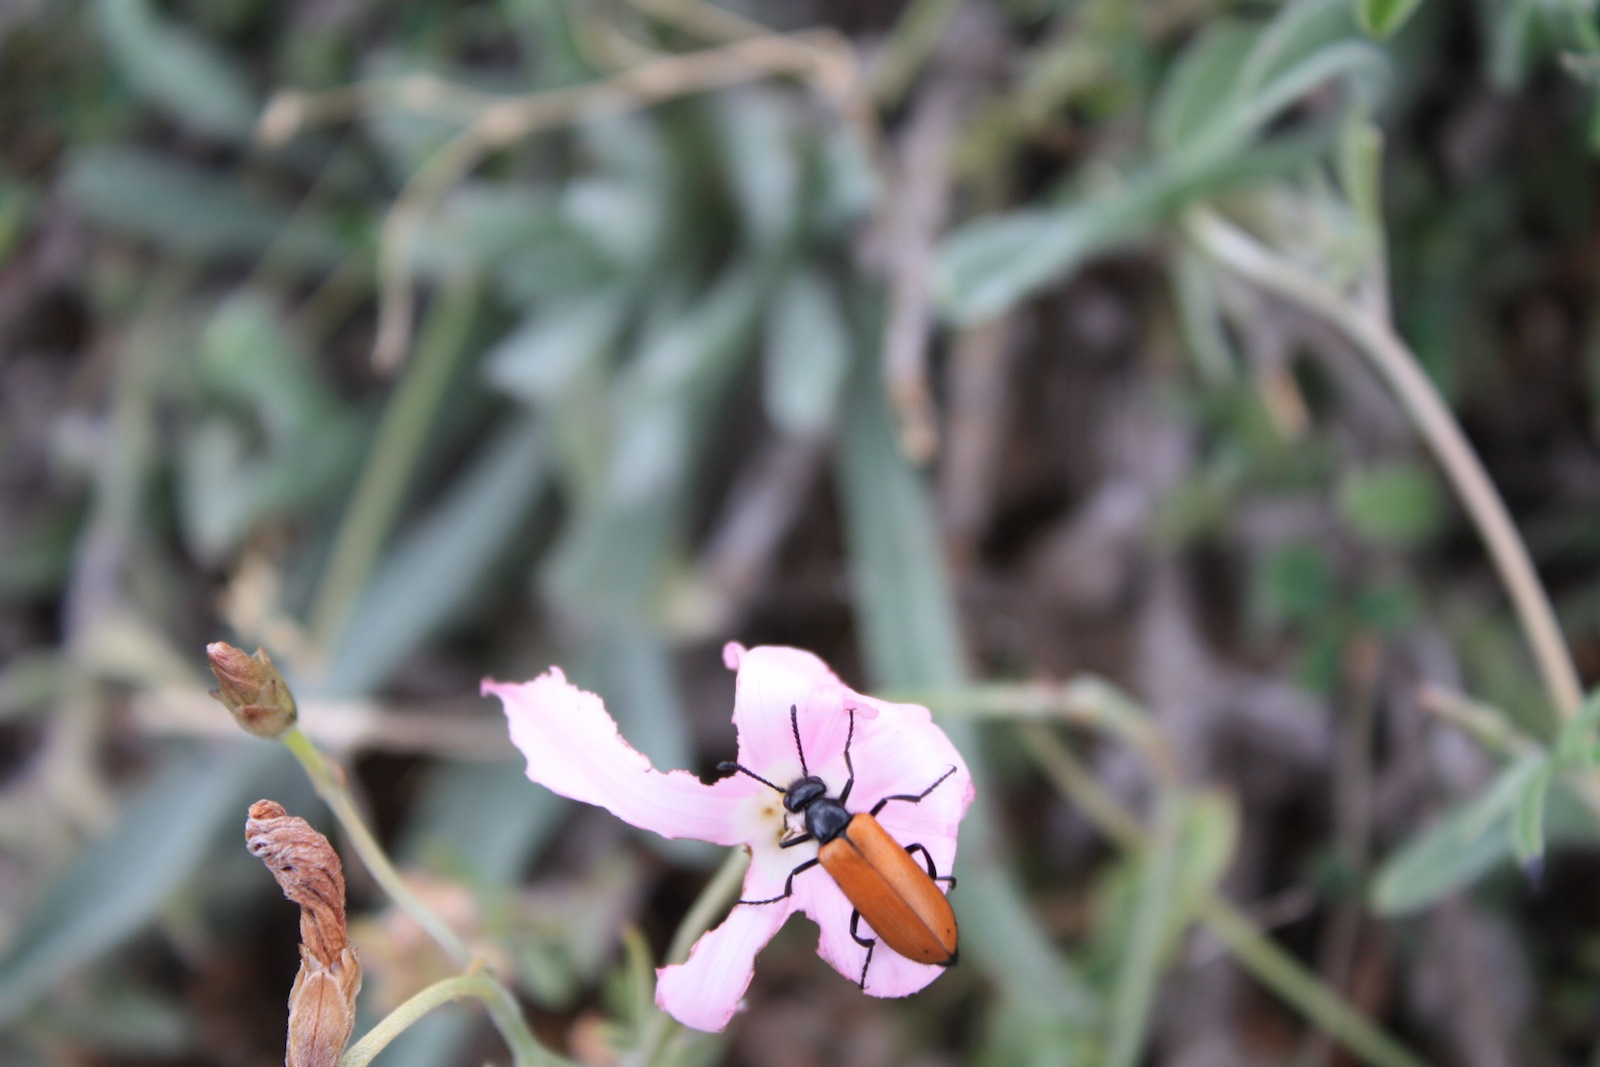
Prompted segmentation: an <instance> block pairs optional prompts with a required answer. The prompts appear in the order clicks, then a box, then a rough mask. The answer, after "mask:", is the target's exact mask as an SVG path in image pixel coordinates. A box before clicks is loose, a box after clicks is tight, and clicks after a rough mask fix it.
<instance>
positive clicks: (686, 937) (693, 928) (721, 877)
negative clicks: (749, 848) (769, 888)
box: [667, 848, 750, 963]
mask: <svg viewBox="0 0 1600 1067" xmlns="http://www.w3.org/2000/svg"><path fill="white" fill-rule="evenodd" d="M749 866H750V855H749V853H747V852H745V850H744V849H742V848H736V849H732V850H730V851H729V852H728V858H727V859H726V860H723V861H722V866H721V867H718V868H717V873H716V874H714V875H712V876H711V881H709V882H707V883H706V887H705V889H703V890H701V892H700V896H699V897H697V898H696V899H695V902H694V904H693V905H691V906H690V908H689V913H688V914H687V915H685V916H684V917H683V922H681V923H679V924H678V931H677V933H675V934H673V935H672V944H671V945H670V946H668V948H667V962H668V963H682V962H683V961H684V960H686V959H688V958H689V950H690V949H691V948H693V947H694V943H695V942H696V941H698V940H700V935H701V934H703V933H705V932H706V931H707V930H709V929H711V923H712V921H713V920H714V919H716V917H717V916H719V915H721V914H723V913H724V912H726V911H727V910H728V908H729V906H730V905H731V904H732V903H733V901H734V899H735V898H736V897H737V896H738V894H739V887H740V886H741V885H743V884H744V872H745V870H746V869H748V868H749Z"/></svg>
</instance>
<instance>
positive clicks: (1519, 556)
mask: <svg viewBox="0 0 1600 1067" xmlns="http://www.w3.org/2000/svg"><path fill="white" fill-rule="evenodd" d="M1185 227H1186V229H1187V231H1188V233H1189V235H1190V237H1191V238H1192V239H1193V240H1194V242H1195V244H1196V245H1197V246H1198V247H1199V248H1200V249H1201V251H1203V252H1204V253H1205V254H1206V255H1208V256H1210V257H1211V258H1212V259H1213V260H1215V261H1216V262H1218V263H1220V264H1222V265H1223V266H1224V267H1226V268H1228V269H1229V270H1231V271H1233V272H1234V273H1235V274H1237V275H1239V276H1240V277H1241V278H1244V279H1245V280H1246V281H1249V282H1251V283H1252V284H1254V285H1256V286H1259V287H1260V288H1261V289H1264V290H1266V291H1267V292H1270V293H1275V294H1277V295H1278V296H1280V297H1282V298H1284V299H1286V300H1288V301H1290V302H1291V303H1294V304H1298V305H1299V306H1300V307H1302V308H1305V309H1306V310H1308V311H1311V312H1313V313H1314V314H1316V315H1318V316H1320V317H1321V318H1324V319H1326V320H1327V321H1328V322H1329V323H1330V324H1332V325H1333V326H1334V327H1336V328H1337V329H1338V330H1339V331H1340V332H1341V333H1343V334H1344V335H1345V337H1347V338H1348V339H1349V340H1350V341H1351V343H1353V344H1354V345H1355V347H1356V348H1357V349H1359V350H1360V351H1361V353H1362V354H1363V355H1364V356H1366V357H1367V359H1368V360H1369V361H1370V362H1371V363H1372V365H1373V366H1374V367H1376V368H1377V370H1378V373H1379V374H1380V375H1382V376H1383V378H1384V379H1385V380H1386V381H1387V382H1388V383H1389V386H1390V388H1391V389H1393V390H1394V392H1395V395H1396V396H1397V397H1398V398H1399V400H1400V403H1401V404H1402V405H1403V406H1404V407H1405V409H1406V411H1407V413H1408V414H1410V416H1411V419H1412V421H1413V423H1415V425H1416V427H1417V429H1418V431H1419V432H1420V433H1421V434H1422V436H1423V439H1424V440H1426V441H1427V442H1428V447H1430V448H1431V449H1432V450H1433V454H1434V456H1435V457H1436V458H1437V459H1438V461H1439V465H1440V466H1441V467H1443V468H1444V471H1445V475H1446V476H1447V477H1448V478H1449V479H1450V483H1451V485H1452V486H1454V487H1455V491H1456V494H1457V495H1458V496H1459V497H1460V499H1461V503H1462V506H1463V507H1465V508H1466V510H1467V514H1468V515H1470V516H1471V517H1472V521H1473V523H1474V524H1475V525H1476V526H1477V528H1478V533H1479V535H1480V536H1481V537H1482V538H1483V541H1484V545H1485V547H1487V548H1488V550H1489V556H1490V558H1491V559H1492V560H1493V561H1494V565H1495V569H1496V570H1497V571H1498V572H1499V574H1500V580H1501V581H1502V582H1503V583H1505V587H1506V591H1507V593H1509V594H1510V597H1511V602H1512V604H1513V606H1514V607H1515V609H1516V612H1517V617H1518V619H1519V620H1520V621H1521V623H1522V628H1523V632H1524V633H1526V634H1527V638H1528V643H1529V645H1531V646H1532V649H1533V656H1534V661H1535V663H1536V664H1537V665H1538V669H1539V674H1540V677H1541V679H1542V680H1543V682H1544V687H1545V692H1546V693H1547V695H1548V696H1549V698H1550V703H1551V704H1552V706H1553V707H1554V708H1555V711H1556V714H1557V715H1558V716H1559V717H1560V719H1561V721H1563V722H1567V721H1570V720H1571V719H1572V718H1573V717H1574V716H1575V715H1577V713H1578V709H1579V708H1580V707H1582V705H1583V687H1582V685H1581V684H1580V682H1579V680H1578V671H1577V668H1576V666H1574V664H1573V662H1572V654H1571V652H1570V651H1569V649H1568V647H1567V643H1566V640H1565V639H1564V638H1563V637H1562V636H1561V627H1560V625H1559V624H1558V623H1557V622H1556V615H1555V610H1554V609H1553V608H1552V607H1551V606H1550V599H1549V596H1548V595H1547V594H1546V592H1545V589H1544V585H1543V584H1542V583H1541V582H1540V580H1539V575H1538V572H1537V571H1535V570H1534V567H1533V561H1532V560H1531V559H1530V558H1529V557H1528V550H1527V547H1526V546H1525V545H1524V544H1523V542H1522V538H1521V536H1520V535H1519V534H1518V533H1517V529H1516V526H1515V525H1513V523H1512V521H1511V516H1510V514H1509V513H1507V511H1506V507H1505V503H1504V502H1503V501H1502V500H1501V499H1500V494H1499V493H1498V492H1497V491H1496V490H1495V487H1494V483H1493V482H1491V481H1490V480H1489V475H1488V473H1487V472H1485V471H1484V469H1483V464H1482V463H1480V462H1479V460H1478V456H1477V453H1475V452H1474V451H1473V450H1472V445H1471V444H1470V443H1469V442H1468V441H1467V437H1466V434H1464V433H1462V431H1461V426H1460V424H1459V423H1457V422H1456V419H1455V416H1454V415H1453V414H1452V413H1451V411H1450V408H1449V407H1448V406H1447V405H1446V404H1445V402H1444V400H1443V398H1441V397H1440V396H1439V391H1438V390H1437V389H1436V388H1435V387H1434V384H1433V382H1432V381H1431V380H1430V379H1429V378H1428V376H1427V374H1426V373H1424V372H1423V370H1422V368H1421V366H1419V365H1418V363H1417V359H1416V356H1415V355H1414V354H1413V353H1412V352H1411V349H1410V348H1408V347H1407V346H1406V343H1405V342H1404V341H1402V340H1401V339H1400V337H1399V335H1398V334H1396V333H1395V332H1394V326H1393V324H1392V323H1390V321H1389V319H1388V318H1387V317H1386V316H1380V315H1375V314H1373V313H1371V312H1370V311H1368V310H1367V309H1365V308H1362V307H1360V306H1359V305H1357V304H1355V303H1353V302H1352V301H1350V300H1348V299H1346V298H1345V297H1343V296H1341V295H1340V294H1339V293H1338V292H1337V291H1336V290H1334V289H1333V288H1332V287H1330V286H1328V285H1325V284H1324V283H1323V282H1321V281H1319V280H1318V279H1317V278H1315V277H1313V276H1311V275H1310V274H1308V273H1306V272H1305V271H1304V270H1302V269H1301V268H1300V267H1299V266H1298V265H1296V264H1295V263H1294V262H1293V261H1291V260H1289V259H1287V258H1286V257H1284V256H1280V255H1277V254H1276V253H1274V252H1273V251H1272V250H1271V249H1269V248H1267V247H1265V246H1264V245H1262V244H1261V243H1260V242H1258V241H1256V240H1255V239H1253V238H1252V237H1250V236H1249V235H1248V234H1246V233H1245V232H1244V231H1242V230H1240V229H1239V228H1238V227H1236V226H1232V225H1230V224H1229V223H1227V222H1225V221H1223V219H1222V218H1221V217H1220V216H1218V215H1217V214H1216V213H1215V212H1212V211H1209V210H1206V209H1203V208H1199V209H1195V210H1194V211H1192V212H1191V213H1190V214H1189V216H1188V218H1187V219H1186V220H1185Z"/></svg>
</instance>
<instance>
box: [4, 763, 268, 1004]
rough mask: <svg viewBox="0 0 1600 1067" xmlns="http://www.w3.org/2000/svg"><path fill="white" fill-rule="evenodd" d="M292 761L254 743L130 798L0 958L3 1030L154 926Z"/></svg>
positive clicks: (165, 777)
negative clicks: (278, 770)
mask: <svg viewBox="0 0 1600 1067" xmlns="http://www.w3.org/2000/svg"><path fill="white" fill-rule="evenodd" d="M285 759H286V757H285V756H284V754H283V750H282V749H281V748H279V747H277V746H274V745H263V744H258V743H248V742H247V743H241V744H238V745H236V746H232V747H229V748H227V749H226V750H221V751H210V752H205V753H195V754H193V755H192V756H191V757H189V758H185V759H181V760H175V761H174V762H172V763H171V764H169V765H168V766H167V767H166V768H165V769H164V770H162V771H161V772H160V773H159V774H157V775H156V776H155V777H154V778H153V779H152V780H151V781H150V782H149V783H148V784H146V785H145V786H144V787H143V788H142V789H140V790H138V791H137V792H136V793H135V794H134V795H133V796H132V797H131V798H129V799H128V801H127V802H126V803H125V804H123V806H122V810H121V812H120V816H121V817H120V819H119V820H118V823H117V826H116V827H115V828H114V829H113V831H112V832H111V833H109V834H107V835H105V836H104V837H102V838H101V839H100V840H98V841H95V842H93V843H92V844H90V845H88V846H86V847H85V848H84V849H83V850H82V851H81V852H80V853H79V854H78V856H77V857H76V858H75V859H74V860H73V861H72V863H71V864H69V865H68V866H67V867H66V869H65V870H63V871H62V872H61V873H60V874H59V875H58V876H57V877H56V878H55V879H53V880H52V884H51V886H50V887H49V888H47V890H46V891H45V892H44V893H43V895H41V897H40V898H39V903H38V905H37V906H36V907H35V908H34V909H33V910H32V912H31V913H30V914H28V915H26V916H23V917H21V918H20V920H19V922H18V924H17V926H16V929H17V930H19V931H20V932H21V933H20V936H19V937H18V938H17V939H16V940H15V941H13V942H12V943H11V944H10V945H9V946H7V949H6V952H5V955H4V957H3V958H0V1023H5V1022H9V1021H11V1020H13V1019H15V1018H16V1017H17V1016H18V1015H19V1014H21V1013H22V1012H23V1011H24V1010H26V1009H27V1008H28V1006H29V1005H31V1004H32V1003H33V1002H34V1001H35V1000H36V999H37V998H38V997H39V996H41V995H43V994H44V993H46V992H47V991H48V990H49V989H50V988H51V987H52V986H53V985H54V984H55V983H56V982H58V981H60V980H61V979H62V978H64V977H65V976H66V975H67V974H69V973H70V972H71V971H73V970H74V969H76V968H78V967H81V966H83V965H84V964H86V963H88V962H90V961H91V960H93V959H94V958H95V957H96V956H98V955H100V954H101V953H103V952H107V951H109V950H110V949H112V948H114V947H115V946H117V945H118V944H120V943H122V942H123V941H124V940H125V939H127V938H128V937H129V936H131V935H132V934H133V933H135V932H136V931H137V930H138V929H139V928H140V927H142V926H143V925H144V924H145V923H147V922H149V921H150V919H151V917H152V916H154V915H155V913H156V912H157V911H158V910H159V909H160V907H161V906H162V904H163V903H164V902H165V901H166V900H167V898H168V896H169V895H170V894H171V893H173V892H175V891H176V890H177V889H178V888H179V887H180V886H181V885H182V884H183V883H184V881H185V879H187V878H189V877H190V876H191V875H192V872H193V871H194V868H195V866H196V864H198V863H199V862H200V860H201V858H202V856H204V854H205V850H206V848H207V847H208V846H209V845H210V844H211V843H212V841H214V840H215V839H216V836H217V834H218V833H219V832H221V830H222V828H223V827H224V826H225V825H228V826H237V825H238V821H239V818H240V813H241V812H242V811H243V810H244V805H245V804H247V803H248V802H249V799H250V796H251V795H252V794H254V795H259V794H255V792H254V791H255V790H257V789H259V788H260V785H259V782H260V779H261V778H262V777H263V776H264V775H265V774H266V772H267V771H268V769H269V768H272V767H274V766H279V765H281V764H282V763H283V762H284V761H285ZM235 833H237V831H235ZM239 847H241V848H242V847H243V846H242V845H240V846H239Z"/></svg>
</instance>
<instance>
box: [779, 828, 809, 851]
mask: <svg viewBox="0 0 1600 1067" xmlns="http://www.w3.org/2000/svg"><path fill="white" fill-rule="evenodd" d="M815 840H816V838H814V837H812V836H811V834H810V833H809V832H807V833H803V834H801V835H799V836H798V837H786V838H784V839H783V840H782V841H779V842H778V847H779V848H793V847H794V846H795V845H803V844H805V843H806V842H807V841H815Z"/></svg>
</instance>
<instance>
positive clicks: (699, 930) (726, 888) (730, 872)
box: [622, 848, 750, 1067]
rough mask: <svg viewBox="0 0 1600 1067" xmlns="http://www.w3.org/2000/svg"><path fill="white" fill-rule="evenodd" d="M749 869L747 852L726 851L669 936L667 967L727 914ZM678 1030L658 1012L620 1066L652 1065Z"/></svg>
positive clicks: (683, 956)
mask: <svg viewBox="0 0 1600 1067" xmlns="http://www.w3.org/2000/svg"><path fill="white" fill-rule="evenodd" d="M749 866H750V856H749V854H748V853H747V852H745V851H744V850H743V849H738V848H736V849H732V850H730V851H729V853H728V858H727V859H726V860H724V861H723V863H722V866H721V867H719V868H717V873H716V874H714V875H712V876H711V881H709V882H707V883H706V887H705V889H703V890H701V891H700V895H699V896H698V897H697V898H695V902H694V904H693V905H691V906H690V908H689V913H688V914H687V915H685V916H684V917H683V922H681V923H679V924H678V931H677V933H675V934H673V935H672V944H671V945H670V946H668V948H667V962H668V963H682V962H683V961H684V960H686V959H688V958H689V950H690V949H691V948H693V947H694V943H695V942H696V941H698V940H699V939H700V935H701V934H703V933H705V932H706V931H707V930H709V929H711V923H712V921H713V920H715V919H716V917H717V916H718V915H721V914H722V913H724V912H725V911H727V910H728V906H729V904H731V903H732V901H733V900H734V899H735V898H736V897H737V896H738V894H739V886H740V885H742V884H743V883H744V872H745V869H746V868H748V867H749ZM680 1026H681V1024H680V1023H679V1022H678V1020H676V1019H674V1018H673V1017H672V1016H670V1015H668V1014H667V1013H666V1012H664V1011H660V1010H657V1011H656V1012H655V1013H654V1014H652V1015H651V1016H650V1017H649V1019H648V1021H646V1023H645V1025H644V1027H643V1029H642V1030H641V1031H640V1033H639V1043H638V1045H637V1046H635V1048H634V1050H633V1054H632V1055H631V1056H627V1057H624V1058H623V1060H622V1063H623V1064H624V1065H625V1067H647V1065H649V1064H652V1063H655V1062H656V1061H657V1058H658V1057H659V1056H660V1054H661V1050H662V1049H663V1048H665V1047H666V1043H667V1041H668V1039H669V1038H671V1036H672V1034H673V1033H674V1032H675V1031H676V1030H677V1029H679V1027H680Z"/></svg>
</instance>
